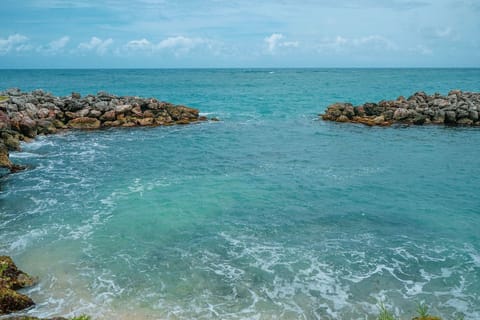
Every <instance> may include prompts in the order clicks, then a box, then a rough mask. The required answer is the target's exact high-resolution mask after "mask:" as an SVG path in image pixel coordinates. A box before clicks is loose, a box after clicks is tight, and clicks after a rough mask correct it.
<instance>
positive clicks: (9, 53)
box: [0, 0, 480, 68]
mask: <svg viewBox="0 0 480 320" xmlns="http://www.w3.org/2000/svg"><path fill="white" fill-rule="evenodd" d="M0 13H1V19H0V68H204V67H218V68H223V67H245V68H251V67H480V0H457V1H453V0H276V1H274V0H255V1H254V0H182V1H180V0H176V1H174V0H104V1H99V0H2V6H1V10H0Z"/></svg>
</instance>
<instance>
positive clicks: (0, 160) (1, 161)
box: [0, 141, 13, 170]
mask: <svg viewBox="0 0 480 320" xmlns="http://www.w3.org/2000/svg"><path fill="white" fill-rule="evenodd" d="M12 166H13V164H12V162H11V161H10V158H9V157H8V148H7V146H6V145H5V144H4V142H3V141H0V168H7V169H9V170H11V169H12Z"/></svg>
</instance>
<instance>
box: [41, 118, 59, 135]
mask: <svg viewBox="0 0 480 320" xmlns="http://www.w3.org/2000/svg"><path fill="white" fill-rule="evenodd" d="M37 128H38V129H37V133H38V134H54V133H56V132H57V127H56V126H55V125H54V124H53V122H52V121H49V120H43V119H42V120H38V121H37Z"/></svg>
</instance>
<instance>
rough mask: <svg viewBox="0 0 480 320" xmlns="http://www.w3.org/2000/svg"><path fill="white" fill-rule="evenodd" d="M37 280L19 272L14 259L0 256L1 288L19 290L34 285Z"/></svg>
mask: <svg viewBox="0 0 480 320" xmlns="http://www.w3.org/2000/svg"><path fill="white" fill-rule="evenodd" d="M35 282H36V279H34V278H32V277H30V276H29V275H28V274H26V273H25V272H23V271H21V270H18V268H17V266H16V265H15V263H14V262H13V260H12V258H10V257H8V256H0V287H5V288H9V289H12V290H18V289H21V288H26V287H30V286H32V285H34V284H35Z"/></svg>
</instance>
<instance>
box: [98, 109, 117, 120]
mask: <svg viewBox="0 0 480 320" xmlns="http://www.w3.org/2000/svg"><path fill="white" fill-rule="evenodd" d="M116 116H117V115H116V113H115V110H110V111H107V112H105V113H104V114H103V115H102V116H101V117H100V120H102V121H114V120H115V119H116Z"/></svg>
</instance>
